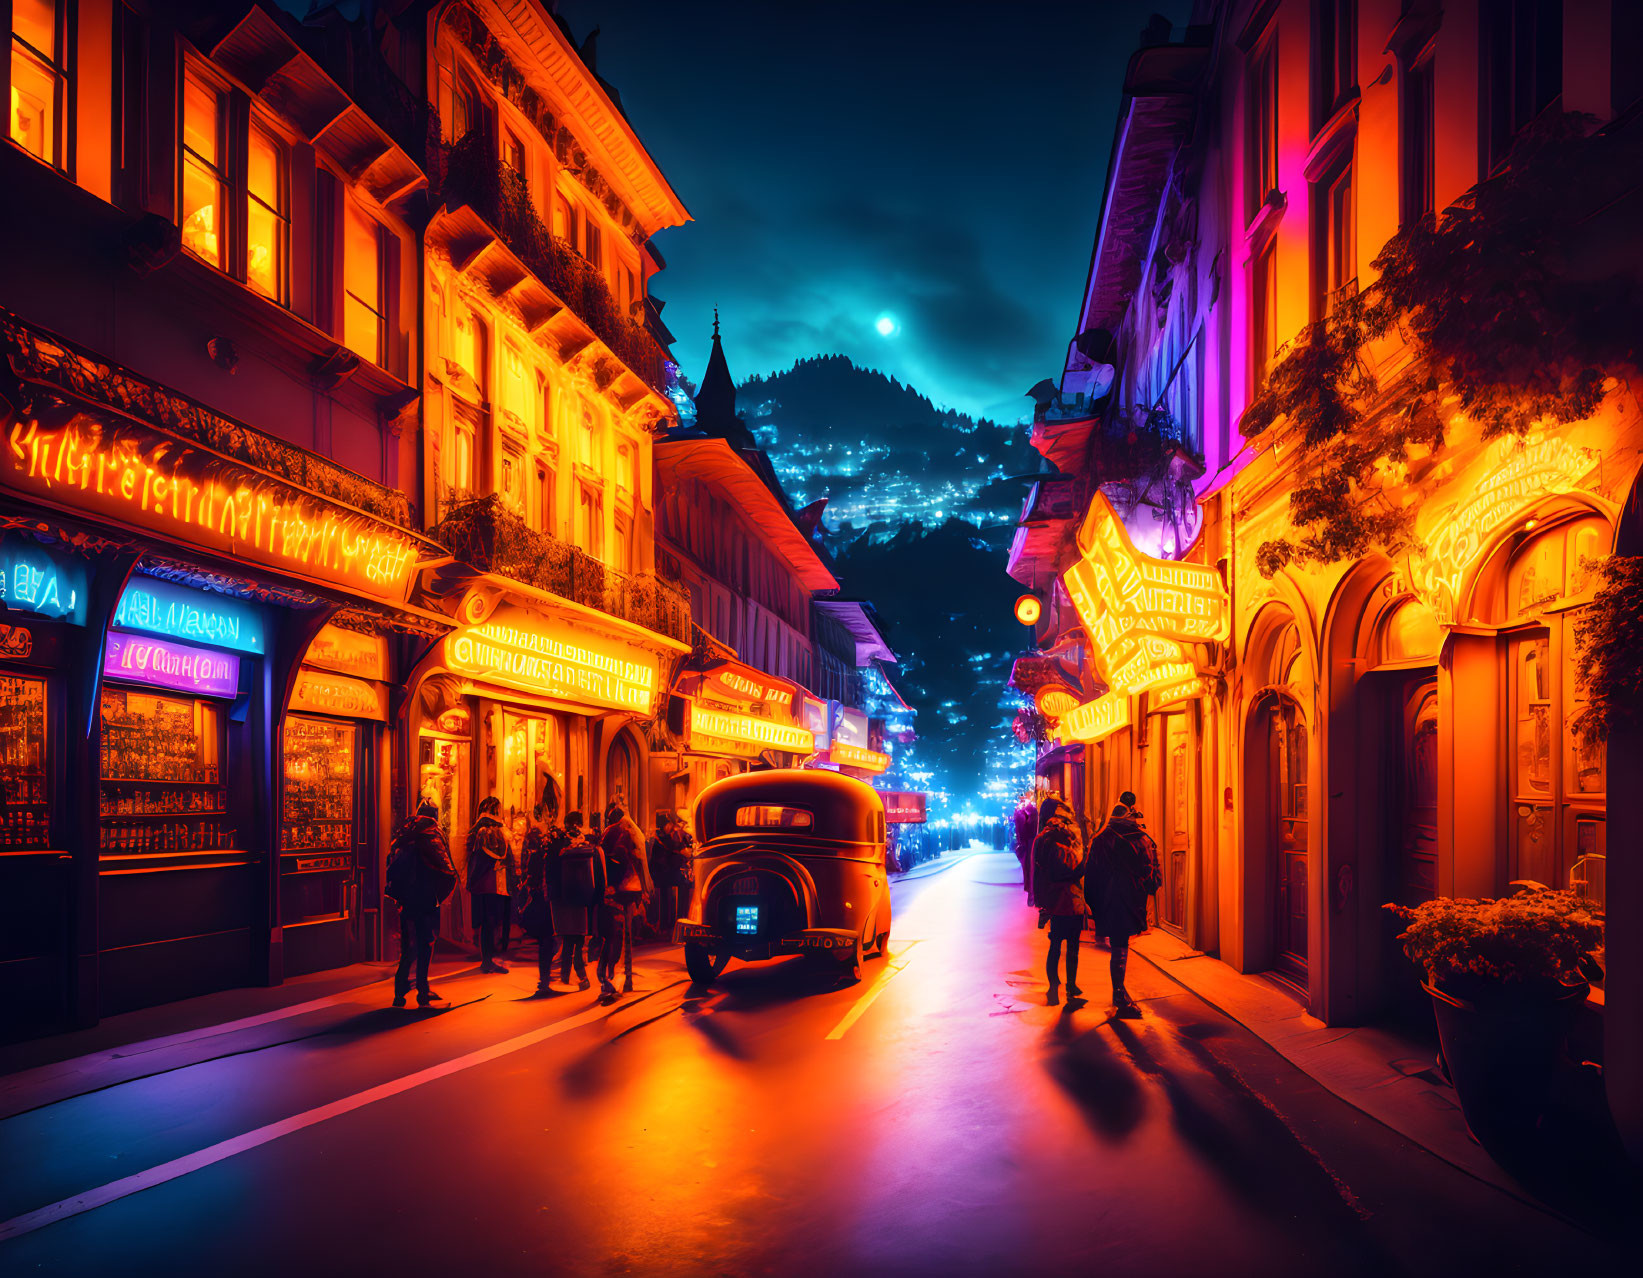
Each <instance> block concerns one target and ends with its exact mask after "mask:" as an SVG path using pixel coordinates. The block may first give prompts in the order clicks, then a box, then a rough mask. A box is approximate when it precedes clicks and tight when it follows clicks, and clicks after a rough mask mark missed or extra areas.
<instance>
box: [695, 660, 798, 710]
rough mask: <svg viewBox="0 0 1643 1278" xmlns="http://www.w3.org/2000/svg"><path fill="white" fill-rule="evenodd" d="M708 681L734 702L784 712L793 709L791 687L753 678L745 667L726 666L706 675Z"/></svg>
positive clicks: (751, 673)
mask: <svg viewBox="0 0 1643 1278" xmlns="http://www.w3.org/2000/svg"><path fill="white" fill-rule="evenodd" d="M708 680H709V682H710V683H712V684H714V685H718V686H721V687H723V688H724V690H725V691H726V692H727V693H728V694H729V695H730V696H731V698H732V699H734V700H739V701H752V702H757V703H759V704H761V705H771V706H778V707H780V708H781V709H784V710H791V709H792V707H793V689H792V688H791V687H789V686H788V685H787V684H784V683H777V682H775V681H773V680H768V679H760V678H757V677H754V675H753V672H752V671H750V670H748V669H747V668H746V667H742V666H728V667H726V668H725V669H723V670H715V671H713V672H711V673H710V674H709V675H708Z"/></svg>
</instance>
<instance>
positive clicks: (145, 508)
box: [0, 407, 416, 601]
mask: <svg viewBox="0 0 1643 1278" xmlns="http://www.w3.org/2000/svg"><path fill="white" fill-rule="evenodd" d="M62 411H64V412H65V413H72V415H71V416H70V417H69V419H68V420H67V421H66V422H65V423H64V424H63V425H61V426H57V427H54V428H50V427H45V426H42V424H41V423H40V422H39V421H38V420H33V419H31V420H28V421H23V420H13V421H12V422H11V425H10V429H9V430H8V431H7V433H6V446H5V447H4V448H0V481H3V482H4V483H5V485H6V486H7V487H9V488H12V489H15V490H17V491H20V492H24V493H27V494H29V495H30V496H33V497H37V498H40V499H43V500H45V501H48V502H54V503H56V504H57V505H59V506H63V507H67V508H69V509H73V510H85V511H91V512H95V513H96V514H99V515H102V516H104V517H106V518H109V519H112V520H115V521H117V522H120V523H123V524H126V525H128V526H131V527H135V528H140V529H143V530H146V531H151V532H155V533H159V534H161V535H163V536H169V537H174V538H176V539H177V540H179V541H184V542H188V543H191V544H193V545H198V546H202V547H205V548H207V549H209V550H215V551H218V552H220V553H222V554H225V555H228V556H231V557H233V558H236V559H244V560H247V561H249V562H251V563H257V564H263V565H266V566H268V567H271V568H274V569H277V570H279V571H282V572H290V573H297V574H300V575H303V576H307V577H310V578H313V579H316V580H319V581H324V582H326V583H329V584H335V585H341V586H348V587H352V588H353V589H355V590H357V591H358V592H360V593H362V594H367V595H371V596H374V597H376V598H386V599H393V600H395V601H400V600H403V599H404V597H405V592H406V589H407V588H408V586H409V584H410V578H411V572H412V569H413V567H414V566H415V563H416V546H415V544H414V543H413V542H411V541H410V540H408V539H407V538H405V537H402V536H400V535H398V534H397V533H395V532H394V531H393V530H392V529H391V528H390V527H389V526H388V525H385V524H382V523H380V522H379V521H377V520H375V519H372V518H371V517H369V516H367V515H363V514H359V513H356V512H354V511H351V510H349V509H348V508H347V507H345V506H338V505H333V504H331V503H328V502H325V501H323V500H321V499H319V498H317V497H314V496H312V495H310V494H308V493H306V492H304V491H302V490H301V489H299V488H296V487H294V486H291V485H288V484H283V483H281V482H279V481H278V480H276V479H274V478H272V477H270V476H265V475H261V474H258V473H257V472H256V471H253V470H250V469H248V468H246V467H243V466H239V465H237V464H235V463H233V462H230V461H227V460H225V459H223V458H221V457H218V456H217V455H216V454H215V453H209V452H206V451H204V450H203V449H200V448H197V447H195V446H193V445H191V444H184V443H182V442H180V441H178V440H175V439H173V438H171V437H170V436H169V435H162V434H160V433H159V432H157V431H148V430H142V429H139V428H137V427H134V426H128V425H125V424H101V425H100V424H93V425H90V426H87V425H85V424H84V423H85V421H86V420H87V419H86V418H85V417H84V416H83V415H82V414H80V413H77V412H74V411H73V410H72V409H68V408H67V407H65V408H64V409H63V410H62Z"/></svg>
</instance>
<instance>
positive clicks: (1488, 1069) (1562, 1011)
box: [1421, 981, 1587, 1162]
mask: <svg viewBox="0 0 1643 1278" xmlns="http://www.w3.org/2000/svg"><path fill="white" fill-rule="evenodd" d="M1421 985H1422V987H1423V988H1424V989H1425V990H1426V992H1427V993H1428V994H1430V995H1431V996H1432V1011H1433V1013H1434V1014H1435V1015H1436V1017H1437V1022H1438V1039H1439V1041H1440V1042H1441V1043H1442V1044H1443V1055H1444V1059H1445V1061H1446V1062H1447V1063H1448V1067H1449V1076H1450V1079H1451V1081H1452V1082H1453V1083H1454V1085H1455V1093H1456V1095H1457V1096H1458V1097H1459V1098H1460V1108H1461V1113H1462V1114H1463V1115H1464V1116H1465V1118H1466V1126H1467V1127H1468V1128H1469V1129H1470V1130H1471V1133H1472V1135H1473V1136H1475V1137H1476V1138H1477V1141H1478V1143H1479V1144H1480V1145H1482V1146H1483V1147H1484V1149H1486V1150H1488V1151H1489V1153H1490V1154H1491V1155H1493V1156H1494V1157H1495V1158H1497V1159H1499V1160H1501V1161H1502V1162H1508V1161H1511V1160H1512V1158H1513V1156H1514V1155H1515V1154H1518V1153H1522V1152H1524V1151H1525V1149H1526V1147H1527V1146H1528V1144H1529V1143H1530V1141H1531V1140H1532V1138H1533V1136H1534V1134H1535V1131H1536V1128H1537V1126H1538V1124H1539V1122H1540V1117H1541V1115H1542V1113H1544V1112H1545V1109H1546V1105H1547V1102H1548V1100H1549V1098H1550V1095H1551V1086H1552V1079H1553V1076H1554V1075H1555V1073H1556V1071H1557V1065H1558V1061H1559V1059H1560V1057H1561V1056H1562V1052H1563V1044H1564V1041H1565V1040H1566V1039H1567V1038H1568V1034H1569V1028H1570V1025H1571V1023H1572V1022H1573V1019H1574V1015H1575V1012H1576V1011H1577V1010H1578V1009H1579V1007H1580V1005H1581V1004H1582V1003H1584V1002H1585V1000H1586V989H1587V987H1586V986H1584V985H1580V986H1576V987H1574V988H1572V989H1570V990H1569V991H1568V992H1567V993H1564V994H1547V993H1531V992H1524V993H1522V994H1515V995H1514V994H1509V993H1507V992H1505V991H1503V992H1502V994H1501V995H1500V996H1499V997H1498V998H1490V999H1488V1000H1487V1001H1478V1002H1469V1001H1467V1000H1464V999H1460V998H1456V997H1455V996H1454V995H1452V994H1449V993H1446V992H1445V991H1443V990H1440V989H1438V988H1437V987H1436V986H1434V985H1432V984H1430V983H1429V982H1426V981H1422V982H1421Z"/></svg>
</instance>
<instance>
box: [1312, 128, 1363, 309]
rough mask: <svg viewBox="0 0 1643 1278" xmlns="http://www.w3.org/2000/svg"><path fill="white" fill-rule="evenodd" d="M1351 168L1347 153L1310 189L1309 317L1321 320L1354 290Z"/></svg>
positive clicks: (1354, 249)
mask: <svg viewBox="0 0 1643 1278" xmlns="http://www.w3.org/2000/svg"><path fill="white" fill-rule="evenodd" d="M1353 170H1354V164H1353V160H1352V158H1351V157H1350V156H1348V157H1347V159H1346V160H1345V161H1344V162H1343V163H1342V164H1341V165H1340V167H1339V168H1337V169H1335V170H1334V171H1333V172H1332V173H1331V174H1330V176H1329V177H1327V178H1325V179H1324V181H1322V182H1318V183H1315V184H1314V185H1313V188H1312V195H1313V200H1314V207H1315V208H1317V209H1318V210H1319V212H1320V213H1321V216H1320V217H1317V218H1315V219H1314V220H1313V223H1312V226H1313V236H1314V239H1313V254H1314V271H1313V280H1314V291H1313V298H1312V317H1313V318H1314V319H1323V318H1324V317H1325V316H1328V315H1331V314H1333V313H1334V311H1335V309H1336V307H1338V306H1339V305H1340V304H1341V302H1342V301H1344V300H1345V299H1346V298H1348V297H1350V296H1351V295H1352V294H1353V293H1354V292H1356V290H1357V276H1358V264H1357V263H1358V256H1357V245H1356V240H1355V235H1354V230H1355V228H1354V225H1353V223H1354V217H1355V214H1354V208H1353V203H1354V202H1353Z"/></svg>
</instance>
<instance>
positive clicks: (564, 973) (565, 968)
mask: <svg viewBox="0 0 1643 1278" xmlns="http://www.w3.org/2000/svg"><path fill="white" fill-rule="evenodd" d="M555 860H556V861H557V863H558V867H559V885H558V890H557V891H555V892H553V893H551V894H550V896H549V901H550V902H551V904H552V907H553V930H554V931H555V932H557V933H558V934H559V936H560V938H561V940H560V946H561V949H560V951H559V983H560V984H561V985H569V984H570V973H571V967H572V965H573V964H574V965H575V967H576V980H577V988H578V989H583V990H585V989H587V988H588V985H589V984H590V982H589V981H588V966H587V959H586V958H585V957H584V953H583V952H584V948H585V947H586V945H587V941H588V935H589V934H590V933H591V932H592V931H593V915H594V911H595V910H596V909H598V908H599V906H600V904H601V903H602V902H603V901H604V899H605V858H604V856H603V855H602V854H601V852H600V850H599V849H598V848H597V847H595V846H594V845H593V844H592V843H590V842H589V841H588V837H587V834H586V833H585V832H584V831H583V829H582V814H581V813H580V812H569V813H566V815H565V829H564V833H563V835H562V837H561V840H560V843H559V847H558V851H557V853H556V855H555Z"/></svg>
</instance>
